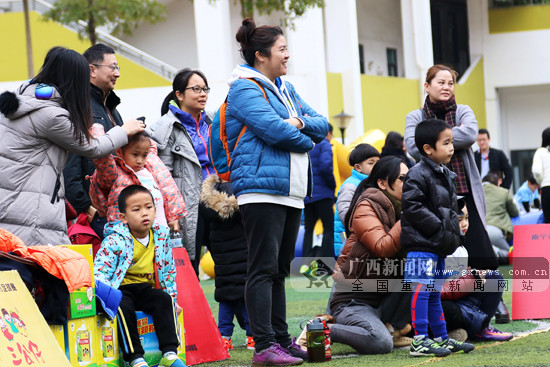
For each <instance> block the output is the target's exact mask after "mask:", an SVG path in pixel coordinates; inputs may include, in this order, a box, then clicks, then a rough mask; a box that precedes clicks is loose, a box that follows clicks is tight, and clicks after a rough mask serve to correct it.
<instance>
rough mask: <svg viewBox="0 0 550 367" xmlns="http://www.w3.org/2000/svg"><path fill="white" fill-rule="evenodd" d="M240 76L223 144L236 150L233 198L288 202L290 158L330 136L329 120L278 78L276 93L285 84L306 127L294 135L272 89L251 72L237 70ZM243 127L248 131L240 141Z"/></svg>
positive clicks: (233, 91)
mask: <svg viewBox="0 0 550 367" xmlns="http://www.w3.org/2000/svg"><path fill="white" fill-rule="evenodd" d="M238 69H239V67H238V68H237V69H236V70H238ZM240 70H242V71H243V72H241V73H238V74H234V77H235V79H234V80H233V81H232V82H231V87H230V89H229V93H228V96H227V111H226V131H227V141H228V144H229V147H230V149H233V148H234V150H233V152H232V156H231V159H232V160H231V183H232V186H233V192H234V195H235V196H236V197H238V196H239V195H241V194H246V193H264V194H273V195H279V196H291V195H290V189H291V184H290V181H291V177H290V172H291V171H290V168H291V167H290V162H291V157H290V155H291V153H307V152H309V151H310V150H312V149H313V147H314V145H315V144H314V143H319V142H321V141H322V140H323V139H324V138H325V136H326V135H327V132H328V122H327V119H326V118H325V117H323V116H322V115H320V114H318V113H317V112H315V110H313V109H312V108H311V107H309V106H308V105H307V104H306V102H304V101H303V100H302V99H301V98H300V96H299V95H298V93H296V91H295V90H294V87H293V86H292V84H290V83H288V82H281V80H280V78H277V82H278V83H279V84H278V87H279V89H281V84H280V83H284V87H285V88H286V90H287V92H288V93H285V96H286V95H288V96H289V97H290V98H289V102H290V103H291V104H292V105H293V107H294V108H295V110H296V112H297V114H298V116H297V117H298V118H299V119H300V120H301V121H302V122H303V123H304V124H305V126H304V127H303V128H302V129H301V130H298V129H296V128H295V127H294V126H292V125H291V124H289V123H287V122H286V121H284V119H288V118H290V117H291V116H290V114H289V110H288V109H287V107H286V105H285V103H284V102H283V101H282V99H281V97H280V96H281V93H280V92H279V91H276V87H275V86H274V85H273V83H270V82H269V81H268V80H266V78H265V77H264V76H263V75H262V74H260V73H259V72H257V71H256V70H255V69H253V68H250V67H245V66H240ZM250 77H252V78H254V79H255V80H256V81H257V82H258V83H260V84H261V85H262V87H263V88H264V90H265V93H266V97H267V100H266V98H264V95H263V93H262V91H261V89H260V88H258V85H256V84H255V83H253V82H251V81H250V80H247V79H244V78H250ZM268 101H269V102H268ZM244 125H246V126H247V130H246V132H245V133H244V134H243V135H242V136H241V137H240V139H239V134H240V133H241V130H242V129H243V127H244ZM237 139H239V142H238V145H237V146H236V147H235V145H236V142H237ZM310 175H311V174H310ZM310 179H311V176H310ZM308 193H311V190H310V189H309V190H308ZM302 198H303V196H302Z"/></svg>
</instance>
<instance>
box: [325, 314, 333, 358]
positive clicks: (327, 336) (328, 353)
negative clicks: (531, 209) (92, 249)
mask: <svg viewBox="0 0 550 367" xmlns="http://www.w3.org/2000/svg"><path fill="white" fill-rule="evenodd" d="M323 331H324V334H325V361H332V351H331V350H330V329H329V328H328V326H327V321H326V320H324V319H323Z"/></svg>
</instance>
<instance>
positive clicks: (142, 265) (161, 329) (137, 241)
mask: <svg viewBox="0 0 550 367" xmlns="http://www.w3.org/2000/svg"><path fill="white" fill-rule="evenodd" d="M118 208H119V210H120V221H118V222H114V223H109V224H108V225H106V226H105V239H104V240H103V242H102V243H101V248H100V249H99V251H98V253H97V255H96V258H95V260H94V276H95V279H97V280H99V281H101V282H103V283H106V284H108V285H110V286H111V287H114V288H118V289H119V290H120V291H121V292H122V300H121V302H120V306H119V308H118V313H117V317H118V323H119V326H120V328H119V330H120V334H119V343H120V346H121V348H122V355H123V357H124V360H125V361H126V362H128V363H130V365H131V366H132V367H148V365H147V362H145V359H144V358H143V354H144V350H143V347H142V345H141V342H140V339H139V334H138V329H137V320H136V313H135V311H136V310H140V311H143V312H146V313H149V314H151V315H152V316H153V322H154V324H155V332H156V333H157V337H158V341H159V349H160V351H161V352H162V359H161V360H160V362H159V366H163V367H168V366H169V367H185V364H184V363H183V362H182V361H181V360H180V359H179V358H178V356H177V354H176V350H177V348H178V345H180V340H179V337H178V334H177V332H176V330H177V316H176V314H179V312H181V308H179V306H178V305H177V303H176V296H177V290H176V283H175V279H176V268H175V266H174V258H173V257H172V248H171V247H170V241H169V240H170V237H169V233H170V231H169V229H168V227H165V226H161V225H159V224H157V223H155V222H154V220H155V204H154V201H153V196H152V195H151V192H150V191H149V190H147V189H146V188H145V187H143V186H140V185H131V186H128V187H126V188H125V189H124V190H122V191H121V193H120V195H119V198H118Z"/></svg>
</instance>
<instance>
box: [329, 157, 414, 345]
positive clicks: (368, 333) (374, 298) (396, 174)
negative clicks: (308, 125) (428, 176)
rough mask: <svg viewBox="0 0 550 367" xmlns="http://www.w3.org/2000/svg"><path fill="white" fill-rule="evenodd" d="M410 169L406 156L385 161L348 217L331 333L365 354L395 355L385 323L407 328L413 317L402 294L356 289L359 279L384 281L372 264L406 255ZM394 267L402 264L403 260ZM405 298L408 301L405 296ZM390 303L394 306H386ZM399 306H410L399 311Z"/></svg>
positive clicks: (336, 275)
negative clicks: (404, 209)
mask: <svg viewBox="0 0 550 367" xmlns="http://www.w3.org/2000/svg"><path fill="white" fill-rule="evenodd" d="M408 170H409V169H408V168H407V166H406V165H405V163H404V162H403V160H402V159H401V158H398V157H395V156H388V157H383V158H382V159H380V161H378V163H376V165H375V166H374V168H373V169H372V172H371V174H370V175H369V177H368V178H366V179H364V180H363V181H362V182H361V183H360V184H359V186H358V187H357V190H356V191H355V194H354V196H353V199H352V201H351V204H350V208H349V211H348V213H347V215H346V222H345V226H346V232H347V234H348V240H347V241H346V244H345V246H344V249H343V251H342V255H340V257H339V258H338V261H337V264H336V266H335V269H334V274H333V278H334V280H335V281H336V292H335V293H334V295H333V297H332V299H331V302H330V309H331V312H332V315H333V316H334V319H335V324H333V325H332V326H331V331H330V335H331V338H332V340H333V341H335V342H338V343H343V344H348V345H350V346H352V347H353V348H355V349H356V350H357V351H358V352H359V353H361V354H379V353H389V352H391V350H392V348H393V339H392V334H390V332H389V330H388V328H387V327H386V326H385V325H384V322H386V321H389V322H390V323H391V324H392V325H393V327H394V328H395V329H403V328H405V327H406V325H407V323H408V321H407V320H409V319H410V314H409V313H410V310H409V308H408V303H407V302H408V300H400V299H399V297H395V295H396V294H399V293H378V292H376V289H375V290H374V291H370V289H365V288H363V289H357V285H358V283H357V280H360V281H363V280H365V279H368V278H371V279H378V278H382V277H383V276H382V274H376V273H374V274H373V273H372V269H371V272H370V273H369V271H368V268H369V267H368V266H366V265H367V264H368V263H369V262H370V260H374V261H377V262H379V264H378V265H382V262H383V261H384V260H385V259H397V260H399V259H401V258H402V257H403V256H402V254H401V245H400V242H399V241H400V237H401V221H400V220H399V216H400V214H401V193H402V189H403V180H404V179H405V175H406V174H407V172H408ZM394 263H395V264H396V265H398V264H399V263H400V262H399V261H395V262H394ZM393 273H394V274H396V276H398V275H400V274H401V272H400V271H399V270H397V271H395V272H393ZM363 283H364V282H363ZM363 287H366V285H363ZM401 295H402V297H407V294H406V293H401ZM390 299H391V302H390V304H387V302H386V301H387V300H390ZM402 301H403V302H402ZM399 304H403V305H405V307H399ZM386 305H387V307H386ZM387 308H388V309H389V308H393V309H394V310H396V311H395V313H394V315H392V319H391V320H390V319H388V320H385V317H384V315H383V313H384V314H385V312H386V309H387ZM383 309H384V311H383ZM394 320H397V321H394ZM409 330H410V329H409Z"/></svg>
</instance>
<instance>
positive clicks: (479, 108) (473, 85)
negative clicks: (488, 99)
mask: <svg viewBox="0 0 550 367" xmlns="http://www.w3.org/2000/svg"><path fill="white" fill-rule="evenodd" d="M455 96H456V102H457V103H459V104H465V105H468V106H470V107H471V108H472V110H473V111H474V114H475V115H476V119H477V123H478V126H479V128H486V127H487V113H486V110H485V76H484V73H483V59H481V60H480V61H479V62H478V63H477V65H476V66H475V68H474V70H472V73H471V74H470V76H469V78H468V80H467V81H466V83H465V84H458V85H456V86H455Z"/></svg>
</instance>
